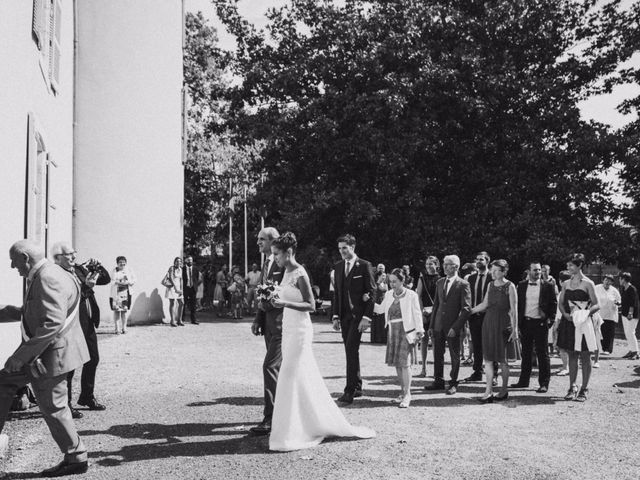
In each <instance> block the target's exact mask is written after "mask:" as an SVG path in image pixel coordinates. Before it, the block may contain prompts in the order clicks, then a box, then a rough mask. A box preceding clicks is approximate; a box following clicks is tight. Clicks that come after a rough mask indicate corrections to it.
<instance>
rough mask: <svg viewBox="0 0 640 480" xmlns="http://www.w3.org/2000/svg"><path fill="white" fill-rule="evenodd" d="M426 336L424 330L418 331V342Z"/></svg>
mask: <svg viewBox="0 0 640 480" xmlns="http://www.w3.org/2000/svg"><path fill="white" fill-rule="evenodd" d="M423 338H424V332H416V342H419V341H420V340H422V339H423Z"/></svg>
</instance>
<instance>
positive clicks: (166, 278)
mask: <svg viewBox="0 0 640 480" xmlns="http://www.w3.org/2000/svg"><path fill="white" fill-rule="evenodd" d="M160 284H161V285H162V286H163V287H167V288H171V287H173V282H172V281H171V277H170V276H169V272H167V273H166V274H165V275H164V277H163V278H162V281H161V282H160Z"/></svg>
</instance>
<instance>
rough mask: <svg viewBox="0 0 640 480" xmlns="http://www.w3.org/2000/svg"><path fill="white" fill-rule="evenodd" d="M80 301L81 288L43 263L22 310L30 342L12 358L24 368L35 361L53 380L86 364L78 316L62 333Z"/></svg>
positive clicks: (87, 356) (74, 281)
mask: <svg viewBox="0 0 640 480" xmlns="http://www.w3.org/2000/svg"><path fill="white" fill-rule="evenodd" d="M79 301H80V286H79V285H78V283H77V282H76V280H75V279H74V278H73V276H72V275H70V274H69V272H67V271H65V270H64V269H63V268H62V267H60V266H58V265H55V264H54V263H51V262H49V261H46V262H45V263H43V264H42V265H40V266H39V267H38V269H37V270H36V272H35V274H34V276H33V278H32V280H31V284H30V285H29V288H28V289H27V294H26V297H25V301H24V305H23V307H22V321H23V323H24V328H25V330H26V332H27V336H29V337H30V338H29V340H27V341H25V340H24V339H23V340H22V344H21V345H20V346H19V347H18V349H17V350H16V351H15V353H14V354H13V356H14V357H16V358H18V359H20V360H21V361H22V362H24V363H25V364H28V363H31V362H32V361H33V360H35V359H36V358H38V357H40V360H41V361H42V363H43V364H44V366H45V368H46V369H47V373H46V376H48V377H55V376H58V375H62V374H63V373H67V372H70V371H72V370H75V369H76V368H79V367H81V366H82V365H83V364H85V363H86V362H87V361H88V360H89V351H88V350H87V343H86V341H85V339H84V335H83V333H82V329H81V328H80V322H79V321H78V316H79V313H78V314H76V316H75V318H73V319H72V321H71V324H70V325H69V326H68V327H67V328H65V329H64V331H62V327H63V326H64V322H65V320H66V318H67V317H68V316H69V315H70V314H71V313H72V312H73V310H74V309H75V307H76V305H77V303H78V302H79Z"/></svg>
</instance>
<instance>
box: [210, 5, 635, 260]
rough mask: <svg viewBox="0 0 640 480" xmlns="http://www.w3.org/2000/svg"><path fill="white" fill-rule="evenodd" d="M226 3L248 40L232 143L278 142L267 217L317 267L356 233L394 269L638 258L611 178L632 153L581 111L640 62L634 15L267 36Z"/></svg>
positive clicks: (375, 9) (303, 22)
mask: <svg viewBox="0 0 640 480" xmlns="http://www.w3.org/2000/svg"><path fill="white" fill-rule="evenodd" d="M214 3H215V4H216V6H217V11H218V15H219V16H220V18H221V19H222V21H223V23H224V24H225V26H226V28H227V29H228V30H229V31H230V32H231V33H233V34H234V35H235V36H236V38H237V51H236V52H235V54H234V55H233V58H232V66H233V68H234V72H235V74H236V75H238V77H239V78H240V79H241V81H240V82H238V84H237V85H234V86H232V87H231V88H230V89H229V90H228V92H227V98H228V100H229V112H228V117H227V120H228V122H229V123H228V125H229V127H230V128H231V129H233V132H234V134H235V135H236V139H237V140H239V141H243V140H244V141H248V142H253V141H255V140H256V139H259V140H261V141H263V142H264V149H263V150H262V155H261V156H260V157H259V158H258V159H257V162H255V163H254V164H253V165H252V168H253V171H254V172H255V174H264V175H265V183H264V186H263V188H261V189H259V190H258V191H257V193H256V197H255V199H254V201H255V203H256V205H262V204H265V205H267V209H268V211H269V221H270V222H271V223H274V224H276V225H277V226H279V227H280V228H281V229H282V230H286V229H291V230H293V231H295V232H296V233H297V234H298V235H299V237H301V243H302V245H303V246H306V248H308V249H309V252H307V259H309V260H316V261H317V259H318V258H324V257H326V251H327V249H330V250H334V249H335V239H336V237H337V236H338V235H339V234H340V233H342V232H353V233H354V234H355V235H356V236H357V237H358V241H359V251H360V252H362V254H363V255H364V256H366V257H369V258H371V259H373V260H375V261H385V262H389V263H390V264H391V265H398V264H400V263H401V262H406V261H408V260H411V261H415V260H417V259H418V258H424V255H425V254H427V253H436V254H443V253H451V252H456V253H459V254H460V255H461V256H463V257H468V256H470V255H473V254H474V252H475V251H477V250H488V251H489V252H490V253H491V254H492V255H493V256H494V257H495V256H499V257H505V258H507V259H509V260H510V261H511V262H512V263H515V264H516V265H522V264H523V263H524V262H526V260H528V259H531V258H540V259H544V260H545V261H555V262H558V261H560V260H561V259H562V258H563V257H564V256H565V255H566V254H567V253H569V252H571V251H583V252H585V253H586V254H587V255H588V256H590V257H591V258H596V257H599V258H601V259H603V260H610V261H616V260H618V258H620V257H621V256H626V255H627V254H628V252H627V250H626V249H627V247H628V231H627V229H626V228H625V227H624V226H623V225H622V224H621V223H620V222H619V219H620V218H621V215H622V213H623V212H622V210H621V207H620V206H618V205H616V204H615V203H614V202H613V201H612V186H611V185H609V184H608V183H607V182H606V181H605V180H604V179H603V178H602V176H601V175H600V174H599V173H600V172H602V171H604V170H606V169H608V168H610V167H611V166H612V165H616V164H618V163H619V162H626V161H628V159H629V148H628V145H627V143H626V142H625V141H624V138H623V136H622V135H621V134H620V133H619V132H612V131H610V129H608V128H607V127H606V126H605V125H603V124H600V123H597V122H593V121H585V120H583V119H581V117H580V111H579V108H578V103H579V102H580V101H581V100H583V99H584V98H586V97H587V96H588V95H590V94H593V93H596V92H602V91H603V90H606V89H607V88H611V85H613V83H614V82H615V80H613V79H614V77H615V76H616V73H615V72H616V68H617V66H618V64H619V63H620V61H622V60H624V59H625V58H628V57H629V55H630V54H631V53H632V51H633V48H632V46H633V42H632V41H631V40H628V41H627V43H625V45H624V46H622V44H621V40H620V32H621V31H625V32H626V33H625V34H628V35H629V36H632V35H634V34H632V33H631V32H630V31H629V32H627V30H629V29H630V27H629V25H630V24H631V21H630V19H629V16H628V15H627V14H624V13H623V12H621V10H620V9H619V8H618V3H619V2H617V1H614V2H608V3H606V4H605V5H604V6H600V3H598V2H596V1H595V0H580V1H578V0H575V1H574V0H496V1H492V2H487V1H481V0H467V1H455V2H452V1H449V0H428V1H421V0H387V1H373V2H371V1H368V2H365V1H360V0H346V1H345V2H341V3H340V4H339V5H338V4H337V3H334V2H332V1H329V0H326V1H322V2H317V1H311V0H294V1H290V2H289V3H288V4H287V5H286V6H285V7H283V8H279V9H273V10H271V11H270V12H269V14H268V16H269V24H268V27H267V30H266V31H257V30H256V29H255V28H254V27H253V26H252V25H250V24H249V23H248V22H246V21H245V20H244V19H242V17H241V16H240V15H239V13H238V11H237V8H236V2H234V1H225V0H214ZM635 35H637V31H636V32H635ZM634 38H636V39H637V37H634ZM635 45H637V43H636V44H635ZM636 79H637V78H636ZM635 106H636V107H637V105H635ZM629 107H631V105H630V106H629ZM636 132H637V131H636ZM636 145H637V143H636ZM636 153H637V152H636ZM636 158H637V155H636ZM639 173H640V172H639ZM322 261H324V260H322Z"/></svg>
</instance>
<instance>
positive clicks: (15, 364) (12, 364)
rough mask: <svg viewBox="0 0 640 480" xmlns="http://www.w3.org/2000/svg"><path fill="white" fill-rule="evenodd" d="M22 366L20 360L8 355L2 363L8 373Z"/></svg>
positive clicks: (20, 368) (17, 370)
mask: <svg viewBox="0 0 640 480" xmlns="http://www.w3.org/2000/svg"><path fill="white" fill-rule="evenodd" d="M22 367H24V363H23V362H22V360H20V359H18V358H15V357H9V358H8V359H7V362H6V363H5V364H4V369H5V370H6V371H7V372H9V373H18V372H19V371H20V370H22Z"/></svg>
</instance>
